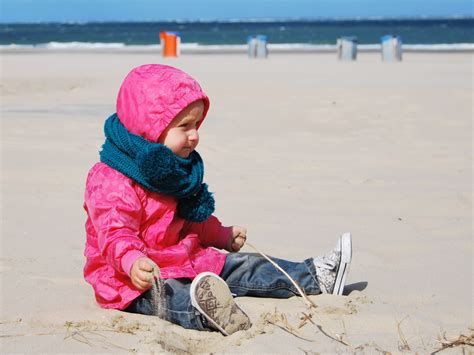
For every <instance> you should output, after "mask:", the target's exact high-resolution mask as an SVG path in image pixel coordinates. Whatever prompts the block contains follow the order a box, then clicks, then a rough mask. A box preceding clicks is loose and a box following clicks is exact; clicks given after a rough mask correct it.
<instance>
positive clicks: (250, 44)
mask: <svg viewBox="0 0 474 355" xmlns="http://www.w3.org/2000/svg"><path fill="white" fill-rule="evenodd" d="M247 54H248V56H249V58H267V57H268V47H267V36H264V35H258V36H248V37H247Z"/></svg>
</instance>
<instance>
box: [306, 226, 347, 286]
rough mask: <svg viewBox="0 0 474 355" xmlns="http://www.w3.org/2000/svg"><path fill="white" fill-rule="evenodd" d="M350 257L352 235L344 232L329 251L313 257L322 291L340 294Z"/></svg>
mask: <svg viewBox="0 0 474 355" xmlns="http://www.w3.org/2000/svg"><path fill="white" fill-rule="evenodd" d="M351 259H352V237H351V234H350V233H344V234H343V235H342V236H341V237H339V240H338V244H337V245H336V247H335V248H334V249H333V250H332V251H331V252H330V253H329V254H326V255H324V256H322V257H318V258H315V259H314V265H315V266H316V277H317V279H318V282H319V288H320V290H321V292H322V293H330V294H333V295H342V292H343V291H344V284H345V282H346V276H347V274H348V272H349V265H350V263H351Z"/></svg>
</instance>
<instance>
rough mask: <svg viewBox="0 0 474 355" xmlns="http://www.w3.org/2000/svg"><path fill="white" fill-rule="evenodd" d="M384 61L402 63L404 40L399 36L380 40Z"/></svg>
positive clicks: (389, 36) (385, 37)
mask: <svg viewBox="0 0 474 355" xmlns="http://www.w3.org/2000/svg"><path fill="white" fill-rule="evenodd" d="M380 42H381V46H382V60H383V61H388V62H400V61H401V60H402V39H401V38H400V37H399V36H394V35H386V36H383V37H381V38H380Z"/></svg>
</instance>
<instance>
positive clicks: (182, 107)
mask: <svg viewBox="0 0 474 355" xmlns="http://www.w3.org/2000/svg"><path fill="white" fill-rule="evenodd" d="M208 110H209V99H208V97H207V96H206V95H205V94H204V92H203V91H202V89H201V87H200V86H199V84H198V83H197V82H196V81H195V80H194V79H193V78H191V77H190V76H189V75H188V74H186V73H184V72H182V71H181V70H179V69H176V68H173V67H170V66H165V65H156V64H150V65H143V66H140V67H137V68H135V69H133V70H132V71H131V72H130V73H129V74H128V75H127V77H126V78H125V80H124V82H123V84H122V86H121V88H120V91H119V94H118V98H117V113H116V114H114V115H112V116H110V117H109V118H108V119H107V120H106V122H105V135H106V141H105V144H104V145H103V147H102V151H101V152H100V160H101V162H99V163H97V164H95V165H94V166H93V167H92V168H91V170H90V171H89V174H88V177H87V183H86V191H85V197H84V198H85V203H84V208H85V210H86V212H87V216H88V218H87V222H86V232H87V242H86V247H85V252H84V255H85V256H86V259H87V260H86V265H85V267H84V277H85V279H86V280H87V282H89V283H90V284H91V285H92V287H93V288H94V291H95V297H96V300H97V302H98V303H99V304H100V306H102V307H103V308H113V309H119V310H125V311H127V312H134V313H141V314H147V315H156V316H158V317H160V318H162V319H166V320H168V321H171V322H174V323H177V324H180V325H181V326H183V327H185V328H190V329H200V330H206V329H217V330H219V331H220V332H222V333H223V334H224V335H229V334H232V333H234V332H236V331H238V330H241V329H248V328H249V327H250V326H251V322H250V320H249V318H248V316H247V315H246V314H245V313H244V311H243V310H242V309H240V307H239V306H237V304H236V303H235V302H234V300H233V297H232V294H234V295H235V296H260V297H278V298H287V297H291V296H293V295H295V294H297V291H296V289H295V288H294V286H293V284H292V283H291V282H290V281H289V280H288V279H287V278H286V277H285V276H284V275H283V274H282V273H281V272H280V271H278V270H277V269H276V268H275V267H274V266H273V265H272V264H271V263H269V262H268V261H267V260H265V259H264V258H263V257H261V256H259V255H257V254H250V253H237V252H238V251H239V250H240V249H241V248H242V246H243V245H244V243H245V240H246V233H247V232H246V229H245V228H243V227H239V226H230V227H224V226H222V225H221V223H220V222H219V220H218V219H217V218H216V217H215V216H213V215H212V213H213V211H214V198H213V196H212V194H211V193H210V192H209V191H208V188H207V185H206V184H205V183H203V175H204V169H203V161H202V160H201V157H200V156H199V154H198V153H197V152H196V150H195V148H196V146H197V145H198V142H199V135H198V129H199V127H200V126H201V124H202V122H203V121H204V118H205V117H206V114H207V112H208ZM216 248H218V249H225V250H227V251H228V252H230V253H224V252H221V251H219V250H217V249H216ZM273 260H274V261H275V262H276V263H277V264H278V265H279V266H280V267H282V268H283V269H285V271H286V272H288V273H289V274H290V275H291V276H292V278H293V279H295V280H296V281H297V282H298V284H299V285H300V286H301V288H302V289H303V290H304V291H305V292H306V293H307V294H311V295H315V294H319V293H321V292H324V293H334V294H342V291H343V287H344V282H345V278H346V275H347V272H348V266H349V263H350V261H351V237H350V234H348V233H346V234H344V235H343V236H342V237H341V238H339V241H338V245H337V246H336V248H335V249H334V250H333V251H332V252H331V253H329V254H328V255H326V256H323V257H320V258H316V259H315V260H313V259H306V260H304V261H303V262H301V263H294V262H290V261H286V260H280V259H273ZM218 275H219V276H218Z"/></svg>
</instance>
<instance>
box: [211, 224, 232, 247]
mask: <svg viewBox="0 0 474 355" xmlns="http://www.w3.org/2000/svg"><path fill="white" fill-rule="evenodd" d="M231 235H232V227H224V226H221V227H220V231H219V234H218V239H217V240H216V243H215V246H216V247H217V248H219V249H226V248H227V246H228V244H229V239H230V237H231Z"/></svg>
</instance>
